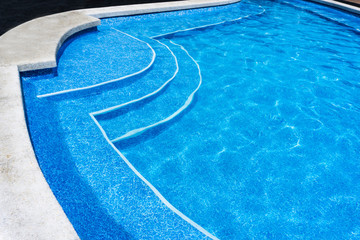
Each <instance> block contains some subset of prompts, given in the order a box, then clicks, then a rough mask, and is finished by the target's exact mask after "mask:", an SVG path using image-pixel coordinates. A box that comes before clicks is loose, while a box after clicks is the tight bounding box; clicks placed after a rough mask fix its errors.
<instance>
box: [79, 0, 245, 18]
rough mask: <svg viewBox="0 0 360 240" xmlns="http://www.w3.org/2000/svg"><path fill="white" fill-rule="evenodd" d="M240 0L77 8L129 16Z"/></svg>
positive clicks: (102, 15)
mask: <svg viewBox="0 0 360 240" xmlns="http://www.w3.org/2000/svg"><path fill="white" fill-rule="evenodd" d="M235 2H240V0H189V1H178V2H164V3H148V4H135V5H129V6H118V7H105V8H93V9H84V10H77V11H78V12H81V13H84V14H86V15H89V16H93V17H97V18H105V17H115V16H129V15H137V14H144V13H155V12H166V11H174V10H184V9H192V8H201V7H211V6H220V5H226V4H230V3H235Z"/></svg>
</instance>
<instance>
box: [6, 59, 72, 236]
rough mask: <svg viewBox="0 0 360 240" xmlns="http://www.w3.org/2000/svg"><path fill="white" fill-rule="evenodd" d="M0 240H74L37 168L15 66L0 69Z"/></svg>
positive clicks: (69, 226) (67, 223)
mask: <svg viewBox="0 0 360 240" xmlns="http://www.w3.org/2000/svg"><path fill="white" fill-rule="evenodd" d="M0 132H1V136H0V239H1V240H7V239H9V240H10V239H16V240H21V239H78V237H77V234H76V232H75V231H74V229H73V227H72V225H71V224H70V222H69V221H68V220H67V218H66V216H65V213H64V212H63V211H62V209H61V207H60V205H59V204H58V202H57V201H56V199H55V197H54V196H53V194H52V192H51V190H50V188H49V186H48V185H47V183H46V181H45V179H44V176H43V175H42V172H41V170H40V168H39V165H38V164H37V161H36V158H35V156H34V151H33V149H32V146H31V142H30V138H29V135H28V132H27V127H26V123H25V121H24V111H23V103H22V96H21V89H20V81H19V74H18V70H17V67H16V66H8V67H0Z"/></svg>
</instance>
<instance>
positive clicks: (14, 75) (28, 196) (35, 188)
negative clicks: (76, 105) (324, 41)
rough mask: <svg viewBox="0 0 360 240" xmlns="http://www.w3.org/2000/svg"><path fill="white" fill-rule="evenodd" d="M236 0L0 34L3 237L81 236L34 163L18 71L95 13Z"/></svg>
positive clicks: (44, 63)
mask: <svg viewBox="0 0 360 240" xmlns="http://www.w3.org/2000/svg"><path fill="white" fill-rule="evenodd" d="M238 1H240V0H188V1H178V2H168V3H154V4H141V5H130V6H119V7H106V8H96V9H84V10H77V11H70V12H65V13H59V14H54V15H50V16H46V17H42V18H37V19H34V20H32V21H29V22H26V23H24V24H22V25H20V26H18V27H16V28H14V29H12V30H10V31H8V32H7V33H5V34H4V35H2V36H1V37H0V132H1V135H0V239H1V240H13V239H16V240H22V239H37V240H38V239H39V240H41V239H51V240H56V239H59V240H60V239H61V240H63V239H64V240H70V239H71V240H72V239H79V237H78V235H77V234H76V232H75V230H74V229H73V227H72V225H71V223H70V222H69V220H68V219H67V217H66V215H65V213H64V212H63V210H62V208H61V206H60V205H59V203H58V202H57V200H56V199H55V197H54V195H53V194H52V192H51V189H50V188H49V186H48V184H47V182H46V180H45V178H44V176H43V174H42V172H41V170H40V168H39V166H38V163H37V160H36V157H35V154H34V151H33V148H32V145H31V141H30V138H29V134H28V131H27V125H26V120H25V116H24V107H23V100H22V94H21V85H20V78H19V71H20V72H21V71H28V70H37V69H44V68H53V67H56V54H57V51H58V49H59V48H60V46H61V44H62V43H63V42H64V41H65V40H66V39H67V38H68V37H69V36H71V35H72V34H74V33H76V32H79V31H81V30H84V29H87V28H90V27H94V26H97V25H99V24H100V20H99V19H97V18H104V17H114V16H127V15H136V14H143V13H153V12H163V11H172V10H183V9H190V8H199V7H209V6H218V5H225V4H230V3H235V2H238ZM312 1H315V2H319V3H322V4H327V5H330V6H333V7H338V8H341V9H343V10H346V11H350V12H353V13H357V14H360V9H359V8H357V7H353V6H350V5H347V4H343V3H339V2H335V1H333V0H312ZM344 5H346V6H344ZM95 17H97V18H95Z"/></svg>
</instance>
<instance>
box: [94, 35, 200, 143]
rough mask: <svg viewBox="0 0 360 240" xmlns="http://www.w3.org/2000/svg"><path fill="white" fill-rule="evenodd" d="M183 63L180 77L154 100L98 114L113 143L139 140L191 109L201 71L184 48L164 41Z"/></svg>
mask: <svg viewBox="0 0 360 240" xmlns="http://www.w3.org/2000/svg"><path fill="white" fill-rule="evenodd" d="M164 43H165V44H167V45H168V46H169V47H170V48H171V50H172V51H173V52H174V54H175V55H176V56H177V58H178V59H179V69H180V70H179V73H178V75H177V76H176V77H175V79H174V80H173V81H172V82H171V84H169V86H168V87H167V89H166V91H164V92H163V93H162V94H161V95H158V96H157V97H156V98H154V99H144V101H140V102H137V104H134V105H133V106H128V107H127V108H126V109H122V108H115V109H109V110H108V111H103V112H100V113H98V114H95V118H96V120H97V121H98V122H99V124H100V125H101V127H102V128H103V130H104V131H105V132H106V134H107V136H108V138H109V139H110V140H111V141H113V142H118V141H121V140H125V139H127V138H130V137H135V136H137V135H139V134H141V133H143V132H145V131H146V130H149V129H151V128H155V127H157V126H159V125H162V124H164V123H167V122H170V121H171V120H173V119H175V118H176V117H177V116H179V115H180V114H181V113H183V112H184V111H185V109H186V108H188V107H189V106H190V104H191V102H192V100H193V98H194V95H195V93H196V92H197V90H198V89H199V87H200V85H201V73H200V68H199V66H198V64H197V63H196V61H195V60H194V59H193V58H192V57H191V56H190V55H189V53H188V52H187V51H186V50H185V49H184V48H183V47H182V46H180V45H178V44H175V43H172V42H171V41H167V40H164Z"/></svg>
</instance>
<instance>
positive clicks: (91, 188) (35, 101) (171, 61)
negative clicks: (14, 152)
mask: <svg viewBox="0 0 360 240" xmlns="http://www.w3.org/2000/svg"><path fill="white" fill-rule="evenodd" d="M164 19H166V21H165V22H164ZM134 26H136V27H134ZM359 29H360V28H359V19H358V18H357V17H355V16H352V15H349V14H345V13H342V12H339V11H337V10H333V9H329V8H326V7H323V6H318V5H315V4H311V3H307V2H301V1H266V2H264V1H257V0H252V1H242V2H240V3H238V4H233V5H228V6H223V7H215V8H208V9H198V10H187V11H178V12H171V13H159V14H151V15H140V16H133V17H127V18H112V19H111V18H109V19H103V20H102V25H101V26H100V27H98V29H97V30H95V29H93V30H91V31H87V32H84V33H82V34H80V35H78V36H76V37H74V38H72V39H71V40H69V41H68V42H67V44H65V45H64V46H63V47H62V49H61V51H60V54H59V59H58V61H59V64H58V68H57V69H56V70H53V69H51V70H47V71H41V72H28V73H24V74H23V75H22V81H23V93H24V97H25V105H26V113H27V119H28V125H29V129H30V133H31V138H32V142H33V145H34V148H35V151H36V154H37V158H38V161H39V164H40V166H41V168H42V171H43V172H44V175H45V177H46V179H47V181H48V182H49V185H50V186H51V188H52V190H53V192H54V194H55V195H56V197H57V199H58V201H59V202H60V204H61V205H62V207H63V209H64V211H65V212H66V214H67V216H68V217H69V219H70V221H71V222H72V223H73V225H74V228H75V229H76V231H77V232H78V234H79V236H80V237H81V238H83V239H87V238H91V239H105V238H109V239H116V238H118V239H143V238H144V239H145V238H153V239H163V238H170V239H182V238H185V237H187V238H194V239H199V238H206V235H205V234H206V233H209V234H208V236H209V237H214V236H215V237H217V238H220V239H247V238H256V239H257V238H270V239H274V238H275V239H282V238H291V239H293V238H301V239H306V238H309V239H314V238H315V239H329V238H330V239H331V238H356V237H357V236H358V235H359V212H358V207H359V186H358V179H359V166H358V162H357V160H359V157H358V153H359V149H360V148H359V141H358V135H359V127H358V125H357V122H358V120H359V117H360V116H359V98H358V94H359V83H358V81H357V79H358V77H357V76H359V61H360V59H359V57H358V56H359V49H360V48H359V43H360V42H359V40H358V35H359ZM54 83H56V84H54ZM124 160H125V161H128V162H127V163H128V164H131V167H132V166H133V169H130V168H129V165H128V164H127V163H126V162H124ZM135 169H136V170H135ZM133 170H134V171H135V172H136V173H137V174H134V172H133ZM139 174H141V175H142V176H143V177H144V178H145V179H146V180H147V181H148V182H147V181H142V180H144V179H139V177H138V176H139ZM150 183H151V184H150ZM147 184H148V185H150V186H151V187H152V186H153V187H155V188H156V189H157V190H156V189H153V190H155V193H156V194H157V195H158V196H159V193H161V195H162V196H163V197H164V198H165V199H166V200H167V201H169V203H171V205H172V206H174V207H175V208H176V209H177V210H179V211H180V212H181V213H182V214H184V215H185V216H187V217H189V218H190V219H191V220H192V221H194V222H191V223H192V224H193V225H194V224H195V223H196V224H199V225H200V226H201V227H203V228H204V229H206V230H204V231H203V232H201V231H198V230H197V229H196V228H194V227H193V225H191V224H188V222H186V221H182V219H181V218H180V217H179V215H177V214H175V213H174V212H173V210H174V209H171V208H170V209H169V208H168V207H167V206H165V205H163V204H162V202H161V201H166V200H165V199H161V198H160V199H161V200H160V199H159V198H158V197H157V196H155V195H154V194H151V190H150V189H149V186H148V185H147ZM156 191H159V193H158V192H156ZM168 206H169V205H168ZM184 215H181V217H183V218H184ZM187 220H188V219H187ZM200 230H201V229H200ZM204 233H205V234H204Z"/></svg>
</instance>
